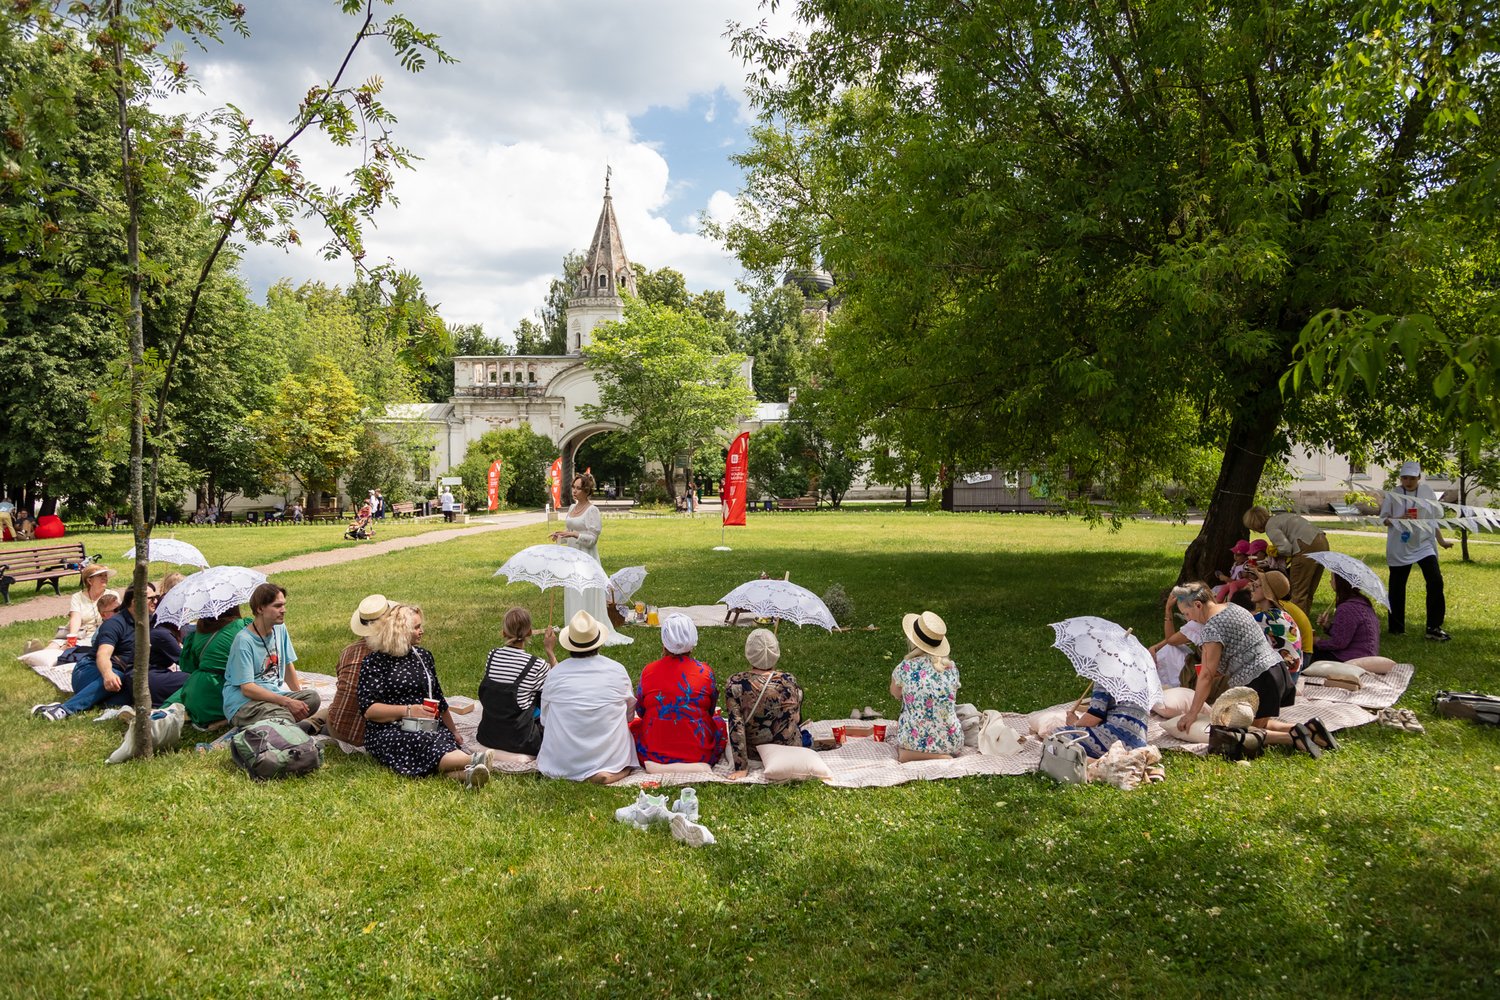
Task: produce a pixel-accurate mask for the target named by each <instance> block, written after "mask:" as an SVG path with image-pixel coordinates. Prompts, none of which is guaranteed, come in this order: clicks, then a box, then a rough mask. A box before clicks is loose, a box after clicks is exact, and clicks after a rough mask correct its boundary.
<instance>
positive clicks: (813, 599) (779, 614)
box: [719, 580, 838, 632]
mask: <svg viewBox="0 0 1500 1000" xmlns="http://www.w3.org/2000/svg"><path fill="white" fill-rule="evenodd" d="M719 600H720V602H721V603H723V604H724V605H726V606H728V607H730V608H735V609H738V610H740V611H744V612H748V613H750V614H753V615H755V617H757V618H774V619H776V621H778V622H783V621H787V622H791V623H792V624H793V625H820V626H822V627H823V628H826V629H827V630H828V631H830V632H832V631H833V630H834V629H836V628H838V622H836V621H834V618H833V612H831V611H829V610H828V605H826V604H824V603H823V599H822V598H820V597H819V596H818V595H817V594H814V593H813V592H812V591H810V590H808V589H807V588H806V587H799V586H797V585H796V584H795V583H793V582H791V581H790V580H751V581H750V582H749V583H742V584H740V585H739V586H738V587H736V588H734V589H733V590H731V591H730V592H729V593H727V594H725V595H724V596H723V597H721V598H719Z"/></svg>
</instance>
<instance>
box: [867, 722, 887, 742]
mask: <svg viewBox="0 0 1500 1000" xmlns="http://www.w3.org/2000/svg"><path fill="white" fill-rule="evenodd" d="M870 735H871V736H873V737H874V738H875V742H876V743H884V742H885V726H883V725H882V724H880V723H878V722H877V723H875V724H874V725H873V726H871V727H870Z"/></svg>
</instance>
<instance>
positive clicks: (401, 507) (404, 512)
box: [391, 503, 417, 517]
mask: <svg viewBox="0 0 1500 1000" xmlns="http://www.w3.org/2000/svg"><path fill="white" fill-rule="evenodd" d="M416 516H417V505H416V504H414V503H393V504H391V517H416Z"/></svg>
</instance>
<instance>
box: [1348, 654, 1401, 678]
mask: <svg viewBox="0 0 1500 1000" xmlns="http://www.w3.org/2000/svg"><path fill="white" fill-rule="evenodd" d="M1349 662H1350V663H1352V664H1354V665H1355V666H1356V667H1362V668H1363V669H1365V670H1368V671H1369V672H1370V673H1372V674H1388V673H1390V672H1391V671H1392V670H1395V669H1396V661H1395V660H1393V659H1391V658H1390V657H1389V656H1360V657H1356V658H1355V659H1352V660H1350V661H1349Z"/></svg>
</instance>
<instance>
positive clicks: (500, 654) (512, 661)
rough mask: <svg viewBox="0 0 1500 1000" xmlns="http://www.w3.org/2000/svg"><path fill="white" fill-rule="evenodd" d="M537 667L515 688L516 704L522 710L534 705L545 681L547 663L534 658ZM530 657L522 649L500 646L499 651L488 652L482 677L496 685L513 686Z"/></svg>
mask: <svg viewBox="0 0 1500 1000" xmlns="http://www.w3.org/2000/svg"><path fill="white" fill-rule="evenodd" d="M536 659H537V661H538V662H537V665H536V666H535V667H534V668H532V671H531V674H530V675H529V676H528V677H527V678H526V682H525V683H524V684H522V685H521V686H520V687H518V688H516V704H518V705H520V706H521V707H522V708H532V707H534V706H535V705H536V702H537V695H538V694H539V693H540V692H541V690H542V681H544V680H546V679H547V669H548V668H547V661H546V660H544V659H542V658H541V657H536ZM531 660H532V655H531V654H530V653H528V652H526V650H524V649H516V648H515V647H514V646H501V647H500V648H499V649H492V650H490V658H489V660H488V662H486V663H485V665H484V675H485V676H486V677H488V678H489V679H490V680H492V681H495V682H496V683H497V684H514V683H515V682H516V678H518V677H520V676H521V673H522V672H523V671H524V670H525V669H526V664H528V663H530V662H531Z"/></svg>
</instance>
